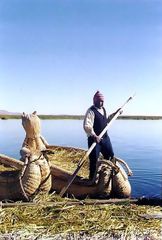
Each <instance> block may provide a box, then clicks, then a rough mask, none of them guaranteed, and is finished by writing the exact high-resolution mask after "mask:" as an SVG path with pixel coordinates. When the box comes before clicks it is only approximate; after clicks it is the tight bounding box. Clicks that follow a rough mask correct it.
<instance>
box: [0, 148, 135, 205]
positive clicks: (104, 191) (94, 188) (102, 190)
mask: <svg viewBox="0 0 162 240" xmlns="http://www.w3.org/2000/svg"><path fill="white" fill-rule="evenodd" d="M43 153H44V154H43V155H44V156H43V158H45V159H47V161H46V164H47V163H49V164H50V173H51V188H50V192H54V191H55V192H56V193H58V194H59V193H60V191H61V190H62V188H63V187H65V186H66V185H67V183H68V180H69V179H70V178H71V176H72V174H73V170H75V168H76V166H77V163H78V161H79V159H80V158H82V157H83V156H84V154H85V153H86V151H85V150H83V149H77V148H73V147H61V146H49V147H48V149H47V151H43ZM115 160H116V164H112V162H110V161H107V160H104V159H102V158H101V159H99V161H98V165H97V171H96V176H95V179H94V181H93V182H92V181H89V180H88V177H87V173H88V161H87V163H86V164H85V166H84V167H83V169H82V170H81V172H80V174H79V175H77V176H76V177H75V179H74V181H73V182H72V184H71V185H70V187H69V188H68V190H67V192H66V196H70V197H71V196H73V197H76V198H84V197H87V196H89V197H98V196H103V198H104V197H106V198H107V197H115V198H128V197H130V196H131V186H130V183H129V180H128V176H127V174H126V171H125V170H124V168H123V167H122V166H121V163H122V164H123V165H124V167H125V168H126V170H127V172H128V175H130V169H129V167H128V165H127V164H126V163H125V162H124V163H123V160H121V159H119V158H115ZM37 161H40V162H41V161H42V160H41V159H39V160H37ZM37 161H36V162H35V163H36V164H34V167H32V169H31V170H28V171H27V170H26V174H27V173H29V171H31V172H30V174H29V175H30V180H28V182H30V183H29V185H30V184H31V186H34V185H35V190H31V192H30V193H28V190H26V189H27V187H26V188H25V189H24V190H25V192H26V191H27V193H28V197H30V196H32V195H33V194H34V193H35V192H36V190H37V189H38V188H39V185H40V177H38V175H39V167H38V168H36V166H38V165H37V164H38V163H37ZM43 161H44V160H43ZM31 162H32V160H31ZM119 162H120V163H119ZM0 163H1V164H2V165H4V166H5V167H4V166H3V170H1V171H0V189H3V191H1V192H0V200H3V199H10V200H15V199H17V198H16V197H17V196H18V192H20V194H19V195H20V196H19V198H22V199H27V198H26V197H25V196H24V194H23V192H22V191H23V189H22V188H21V184H19V185H20V186H19V185H17V186H16V185H15V181H16V182H17V183H18V182H19V181H20V176H22V173H23V172H24V166H25V165H26V164H24V162H22V161H20V160H17V159H14V158H11V157H8V156H5V155H2V154H0ZM44 164H45V162H44ZM2 165H1V166H2ZM30 165H31V163H29V166H30ZM61 166H62V167H61ZM8 167H10V168H12V169H10V171H9V170H7V169H8ZM46 167H47V165H46ZM28 168H29V167H28ZM30 168H31V166H30ZM46 171H47V169H46ZM48 175H49V171H47V174H46V177H47V176H48ZM15 176H16V180H15ZM13 179H14V180H13ZM37 179H38V180H37ZM21 181H22V183H24V184H26V185H25V186H27V179H26V175H25V176H24V177H23V178H22V180H21ZM25 181H26V182H25ZM9 183H10V184H9ZM49 185H50V184H49ZM18 186H19V187H18ZM31 186H30V187H29V189H30V188H31ZM5 189H8V191H7V190H6V191H7V192H6V193H5V195H4V194H2V192H5ZM48 190H49V189H48ZM7 194H8V195H7ZM15 196H16V197H15ZM24 197H25V198H24Z"/></svg>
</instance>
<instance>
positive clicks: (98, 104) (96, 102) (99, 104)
mask: <svg viewBox="0 0 162 240" xmlns="http://www.w3.org/2000/svg"><path fill="white" fill-rule="evenodd" d="M103 104H104V102H103V101H101V100H96V101H95V107H97V108H102V107H103Z"/></svg>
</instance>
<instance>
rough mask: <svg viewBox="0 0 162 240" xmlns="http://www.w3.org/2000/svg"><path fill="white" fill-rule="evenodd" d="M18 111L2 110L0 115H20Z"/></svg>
mask: <svg viewBox="0 0 162 240" xmlns="http://www.w3.org/2000/svg"><path fill="white" fill-rule="evenodd" d="M20 114H21V113H18V112H8V111H6V110H0V115H20Z"/></svg>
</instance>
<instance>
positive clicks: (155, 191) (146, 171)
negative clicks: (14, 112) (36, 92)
mask: <svg viewBox="0 0 162 240" xmlns="http://www.w3.org/2000/svg"><path fill="white" fill-rule="evenodd" d="M82 124H83V122H82V120H41V126H42V135H43V136H44V137H45V138H46V140H47V141H48V142H49V144H51V145H61V146H74V147H79V148H84V149H87V139H86V134H85V132H84V131H83V127H82ZM109 136H110V138H111V142H112V144H113V148H114V152H115V155H116V156H117V157H120V158H122V159H124V160H125V161H126V162H127V163H128V165H129V167H130V168H131V169H132V170H133V176H132V177H129V180H130V183H131V186H132V197H141V196H146V197H161V198H162V164H161V160H162V121H161V120H116V121H115V122H114V123H113V125H112V126H111V128H110V130H109ZM24 137H25V131H24V129H23V128H22V125H21V120H0V153H3V154H6V155H9V156H11V157H15V158H18V159H19V157H20V156H19V150H20V148H21V145H22V142H23V140H24Z"/></svg>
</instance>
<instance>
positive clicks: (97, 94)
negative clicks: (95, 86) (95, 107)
mask: <svg viewBox="0 0 162 240" xmlns="http://www.w3.org/2000/svg"><path fill="white" fill-rule="evenodd" d="M98 100H100V101H104V96H103V95H102V93H100V92H99V91H97V92H96V93H95V95H94V97H93V102H94V103H95V102H96V101H98Z"/></svg>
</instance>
